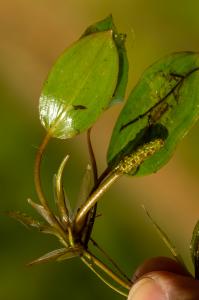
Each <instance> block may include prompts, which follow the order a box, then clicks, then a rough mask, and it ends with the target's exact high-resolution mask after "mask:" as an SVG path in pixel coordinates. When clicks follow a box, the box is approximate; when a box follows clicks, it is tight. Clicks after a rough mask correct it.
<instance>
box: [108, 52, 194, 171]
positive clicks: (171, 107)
mask: <svg viewBox="0 0 199 300" xmlns="http://www.w3.org/2000/svg"><path fill="white" fill-rule="evenodd" d="M198 117H199V55H198V54H197V53H193V52H182V53H175V54H172V55H169V56H167V57H165V58H163V59H161V60H159V61H158V62H156V63H155V64H153V65H152V66H151V67H149V68H148V69H147V70H146V71H145V72H144V74H143V76H142V78H141V80H140V81H139V83H138V84H137V86H136V87H135V88H134V89H133V90H132V92H131V93H130V95H129V98H128V100H127V103H126V105H125V106H124V108H123V110H122V112H121V114H120V116H119V118H118V120H117V122H116V125H115V128H114V131H113V134H112V138H111V142H110V145H109V150H108V163H109V166H110V167H112V166H114V165H116V164H118V163H119V161H120V160H121V159H122V157H124V155H128V154H129V153H132V151H134V150H135V149H136V148H137V147H138V146H139V145H143V144H145V143H147V142H149V141H150V140H153V139H155V138H161V139H163V140H164V141H165V145H164V147H163V148H162V149H161V150H160V151H158V152H156V153H155V154H154V155H153V156H152V157H150V158H149V159H147V160H146V161H145V162H143V164H142V165H141V166H140V168H139V170H138V171H137V173H136V175H147V174H151V173H153V172H156V171H157V170H159V169H160V168H161V167H162V166H163V165H165V164H166V163H167V161H168V160H169V159H170V157H171V156H172V154H173V152H174V150H175V148H176V146H177V144H178V143H179V142H180V141H181V140H182V138H183V137H184V136H185V135H186V133H187V132H188V131H189V130H190V128H191V127H192V126H193V124H194V123H195V122H196V121H197V120H198Z"/></svg>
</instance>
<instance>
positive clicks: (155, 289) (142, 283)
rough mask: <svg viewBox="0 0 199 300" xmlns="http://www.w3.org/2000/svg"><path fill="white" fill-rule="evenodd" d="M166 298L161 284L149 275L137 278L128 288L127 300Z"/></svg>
mask: <svg viewBox="0 0 199 300" xmlns="http://www.w3.org/2000/svg"><path fill="white" fill-rule="evenodd" d="M151 299H153V300H167V297H166V296H165V293H164V291H163V290H162V288H161V286H159V285H158V284H157V282H156V281H154V280H153V279H152V278H150V277H144V278H142V279H140V280H138V281H137V282H136V283H135V284H134V285H133V287H132V288H131V290H130V293H129V296H128V300H151Z"/></svg>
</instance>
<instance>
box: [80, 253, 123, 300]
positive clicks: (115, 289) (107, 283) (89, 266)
mask: <svg viewBox="0 0 199 300" xmlns="http://www.w3.org/2000/svg"><path fill="white" fill-rule="evenodd" d="M81 260H82V261H83V263H84V264H85V265H86V266H87V267H88V268H89V269H90V270H91V271H93V273H95V275H96V276H97V277H99V279H101V280H102V281H103V282H104V283H105V284H106V285H107V286H108V287H110V288H111V289H112V290H114V291H115V292H117V293H118V294H120V295H122V296H124V297H125V298H126V297H127V296H128V295H127V294H126V293H124V292H123V291H121V290H119V289H118V288H117V287H115V286H113V285H112V284H111V283H110V282H108V281H107V280H106V279H105V278H104V277H102V275H101V274H99V273H98V272H97V271H96V270H95V268H94V267H93V266H92V265H91V263H89V262H88V261H87V260H86V259H85V258H84V257H81Z"/></svg>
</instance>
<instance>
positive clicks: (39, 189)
mask: <svg viewBox="0 0 199 300" xmlns="http://www.w3.org/2000/svg"><path fill="white" fill-rule="evenodd" d="M50 138H51V134H50V132H48V133H47V135H46V136H45V137H44V139H43V141H42V143H41V145H40V147H39V149H38V151H37V154H36V159H35V168H34V181H35V188H36V192H37V195H38V198H39V201H40V202H41V204H42V206H43V207H44V208H45V209H46V211H47V212H48V215H49V218H50V219H51V221H52V223H53V225H54V227H55V228H56V229H57V230H58V232H59V233H60V235H61V237H62V238H63V239H64V240H66V234H65V232H64V230H63V228H62V227H61V225H60V224H59V222H58V220H57V219H56V217H55V216H54V214H53V212H52V211H51V209H50V207H49V205H48V202H47V200H46V198H45V196H44V193H43V190H42V186H41V160H42V157H43V153H44V150H45V149H46V146H47V144H48V142H49V140H50Z"/></svg>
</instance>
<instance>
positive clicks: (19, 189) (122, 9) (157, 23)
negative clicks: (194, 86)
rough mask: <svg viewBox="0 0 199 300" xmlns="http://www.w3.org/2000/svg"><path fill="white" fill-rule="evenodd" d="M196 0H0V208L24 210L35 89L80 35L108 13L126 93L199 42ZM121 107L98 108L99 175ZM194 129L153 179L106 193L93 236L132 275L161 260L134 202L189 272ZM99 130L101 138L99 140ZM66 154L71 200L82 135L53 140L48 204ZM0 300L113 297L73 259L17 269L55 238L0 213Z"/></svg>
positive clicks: (198, 159)
mask: <svg viewBox="0 0 199 300" xmlns="http://www.w3.org/2000/svg"><path fill="white" fill-rule="evenodd" d="M198 11H199V2H198V1H196V0H195V1H194V0H189V1H185V0H175V1H173V0H167V1H159V0H151V1H147V0H122V1H121V0H117V1H113V0H112V1H111V0H106V1H105V0H101V1H97V0H92V1H91V0H84V1H83V0H82V1H81V0H56V1H55V0H40V1H38V0H6V1H4V0H1V3H0V20H1V26H0V104H1V106H0V107H1V108H0V115H1V117H0V140H1V147H0V179H1V180H0V192H1V207H0V210H1V211H6V210H21V211H26V212H30V213H32V211H31V209H30V208H29V207H28V205H27V203H26V199H27V198H28V197H31V198H32V199H34V200H37V198H36V195H35V190H34V186H33V164H34V157H35V153H36V149H37V147H38V145H39V143H40V141H41V139H42V137H43V135H44V130H43V129H42V127H41V125H40V122H39V117H38V98H39V95H40V91H41V86H42V83H43V81H44V79H45V77H46V75H47V72H48V70H49V68H50V67H51V65H52V64H53V62H54V61H55V59H56V58H57V56H58V55H59V54H60V53H61V52H62V51H63V49H65V48H66V47H67V46H68V45H70V44H71V43H72V42H73V41H74V40H76V39H77V38H78V37H79V36H80V35H81V33H82V32H83V31H84V29H85V28H86V27H87V26H88V25H90V24H92V23H94V22H96V21H97V20H100V19H102V18H104V17H106V16H107V15H108V14H109V13H112V14H113V16H114V19H115V22H116V24H117V26H118V28H119V30H120V31H121V32H126V33H127V34H128V40H127V48H128V55H129V62H130V77H129V88H128V90H130V89H131V88H132V86H133V85H134V84H135V83H136V81H137V80H138V78H139V76H140V75H141V73H142V72H143V70H144V69H145V68H146V67H147V66H149V65H150V64H151V63H152V62H154V61H155V60H157V59H158V58H160V57H161V56H163V55H166V54H168V53H170V52H175V51H183V50H193V51H198V45H199V18H198ZM120 109H121V106H120V105H118V106H116V107H114V108H112V109H111V110H110V111H107V112H106V113H105V114H104V116H102V117H101V119H100V120H99V121H98V123H97V124H96V126H95V129H94V131H93V142H94V146H95V151H96V155H97V158H98V162H99V168H100V170H101V171H102V170H103V168H104V167H105V155H106V149H107V145H108V141H109V138H110V134H111V130H112V128H113V124H114V121H115V119H116V117H117V115H118V113H119V111H120ZM198 130H199V125H197V126H195V127H194V128H193V129H192V131H191V133H190V134H189V135H188V136H187V137H186V138H185V140H184V141H183V142H182V143H181V145H180V146H179V147H178V149H177V151H176V153H175V156H174V158H173V159H172V160H171V161H170V162H169V164H168V165H167V166H166V167H164V168H163V169H162V170H161V171H159V172H158V173H157V174H154V175H152V176H148V177H145V178H135V179H132V178H127V177H125V178H123V179H122V180H121V181H120V182H118V183H117V184H116V185H115V186H114V187H112V188H111V190H110V191H109V192H108V193H107V194H106V196H105V197H104V199H103V200H102V201H101V203H100V206H99V211H100V212H102V217H100V218H98V219H97V220H96V225H95V228H94V233H93V236H94V237H95V239H96V240H97V241H98V242H99V243H100V244H101V245H102V246H103V247H104V248H105V249H106V250H107V252H109V253H110V254H111V256H112V257H113V258H114V259H115V260H116V261H117V262H118V263H119V264H120V265H121V267H122V268H123V269H124V270H125V271H126V273H127V274H128V275H129V276H131V274H133V272H134V270H135V268H136V267H137V266H138V265H139V264H140V263H141V262H142V261H143V260H144V259H146V258H149V257H152V256H157V255H170V254H169V252H168V250H167V248H166V247H165V246H164V245H163V243H162V241H161V240H160V238H159V236H158V235H157V233H156V232H155V230H154V228H153V226H152V225H151V223H150V222H149V220H148V219H147V217H146V216H145V213H144V212H143V209H142V208H141V204H144V205H145V206H146V208H147V209H148V210H149V212H150V213H151V215H152V216H153V218H154V219H155V220H156V222H157V223H158V224H159V225H160V226H161V227H162V228H163V229H164V230H165V231H166V232H167V234H168V235H169V236H170V238H171V239H172V241H173V242H174V243H175V245H176V247H177V248H178V249H179V251H180V253H181V254H182V255H183V257H184V259H185V261H186V262H187V264H188V265H189V267H191V263H190V258H189V251H188V250H189V241H190V238H191V233H192V229H193V226H194V224H195V222H196V220H197V219H198V218H199V199H198V194H199V186H198V179H199V155H198V150H199V142H198ZM104 133H106V134H104ZM66 153H69V154H70V155H71V158H70V161H69V163H68V166H67V169H66V176H65V185H66V190H67V192H68V194H69V196H70V198H71V199H72V202H73V203H75V198H76V196H77V193H78V187H79V184H80V180H81V177H82V174H83V172H84V169H85V166H86V164H87V162H88V154H87V148H86V143H85V135H81V136H79V137H78V138H76V139H74V140H73V141H65V142H62V141H58V140H54V141H52V142H51V144H50V145H49V148H48V151H47V153H46V156H45V159H44V164H43V176H44V184H45V191H46V193H47V195H48V197H49V199H50V201H52V176H53V174H54V173H55V171H56V169H57V167H58V164H59V163H60V161H61V159H62V158H63V155H64V154H66ZM0 221H1V226H0V231H1V233H0V234H1V235H0V236H1V244H0V298H1V299H4V300H23V299H28V300H44V299H48V300H55V299H79V298H81V299H102V298H104V299H120V298H121V297H120V296H118V295H116V294H114V293H113V292H112V291H111V290H109V289H108V288H107V287H106V286H105V285H104V284H103V283H101V282H100V281H99V280H98V279H97V278H95V275H93V274H92V273H91V272H90V271H89V270H88V269H87V268H86V267H85V266H84V265H83V264H82V263H81V261H79V260H78V259H74V260H71V261H68V262H63V263H50V264H46V265H42V266H36V267H32V268H27V267H26V266H25V264H26V263H27V262H28V261H30V260H32V259H33V258H36V257H38V256H40V255H42V254H44V253H45V252H47V251H49V250H53V249H55V248H56V247H57V241H56V240H55V239H53V238H51V237H50V236H49V237H48V236H44V235H41V234H39V233H37V232H34V231H32V232H31V231H28V230H26V229H25V228H24V227H22V226H21V225H20V224H18V223H16V222H15V221H14V220H11V219H9V218H8V217H6V216H5V215H4V214H1V216H0Z"/></svg>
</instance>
